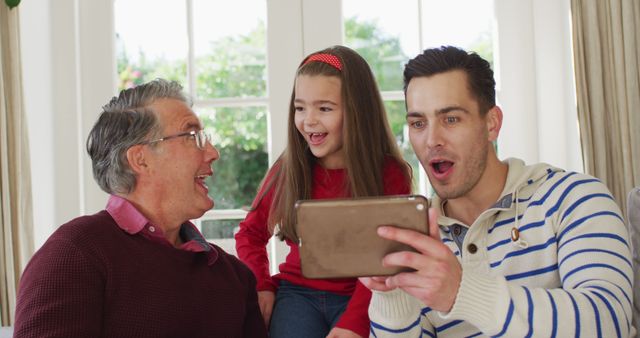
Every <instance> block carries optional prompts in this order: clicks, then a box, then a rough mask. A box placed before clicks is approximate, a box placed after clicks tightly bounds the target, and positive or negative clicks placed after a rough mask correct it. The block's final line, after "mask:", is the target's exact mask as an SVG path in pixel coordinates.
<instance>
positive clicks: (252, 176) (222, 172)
mask: <svg viewBox="0 0 640 338" xmlns="http://www.w3.org/2000/svg"><path fill="white" fill-rule="evenodd" d="M198 111H199V115H200V118H201V119H202V122H203V124H204V126H205V128H206V129H207V130H208V131H210V132H211V134H212V135H213V144H214V145H215V146H216V148H217V149H218V151H219V152H220V158H219V159H218V160H217V161H215V162H214V163H213V177H210V178H208V179H207V186H208V187H209V195H210V196H211V197H212V198H213V200H214V202H215V209H240V208H249V207H250V206H251V202H252V201H253V198H254V197H255V195H256V192H257V189H258V185H259V184H260V181H261V180H262V177H263V176H264V174H265V173H266V171H267V166H268V163H269V157H268V154H267V143H266V141H267V109H266V107H240V108H227V107H225V108H208V109H198Z"/></svg>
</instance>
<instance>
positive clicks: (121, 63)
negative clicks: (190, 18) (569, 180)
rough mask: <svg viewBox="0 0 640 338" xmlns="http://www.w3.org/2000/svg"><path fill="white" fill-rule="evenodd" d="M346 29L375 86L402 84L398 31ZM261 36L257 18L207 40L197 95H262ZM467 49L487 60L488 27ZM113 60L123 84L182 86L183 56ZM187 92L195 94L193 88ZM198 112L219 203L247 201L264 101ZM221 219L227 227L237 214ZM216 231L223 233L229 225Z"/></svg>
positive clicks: (401, 121) (259, 150)
mask: <svg viewBox="0 0 640 338" xmlns="http://www.w3.org/2000/svg"><path fill="white" fill-rule="evenodd" d="M345 36H346V45H348V46H351V47H352V48H354V49H355V50H357V51H358V53H360V54H361V55H362V56H363V57H364V58H365V59H366V60H367V61H368V62H369V64H370V66H371V68H372V70H373V72H374V74H375V76H376V79H377V81H378V86H379V88H380V90H383V91H397V90H402V71H403V67H404V65H405V63H406V62H407V61H408V59H409V56H407V55H405V54H404V52H403V51H402V48H401V46H400V40H399V38H398V37H395V36H388V35H387V34H385V33H384V32H383V31H382V30H381V29H380V27H379V25H378V24H377V23H376V22H375V21H361V20H358V19H357V18H355V17H354V18H350V19H348V20H346V21H345ZM265 37H266V34H265V25H264V23H259V24H258V25H257V27H256V29H255V30H253V31H252V32H251V33H249V34H248V35H244V36H235V37H225V38H223V39H220V40H218V41H215V42H213V43H211V45H210V47H209V48H210V51H209V52H208V53H206V55H205V56H202V57H197V58H196V60H195V66H196V69H197V75H196V81H195V82H196V88H195V99H196V100H202V99H204V100H206V99H213V98H225V97H264V96H266V94H267V90H266V83H267V81H266V76H267V73H266V50H265V48H264V46H265V41H264V39H265ZM470 49H472V50H476V51H478V52H479V53H480V55H482V56H483V57H486V58H488V59H489V60H490V61H492V55H491V39H490V36H489V35H488V34H484V35H481V36H480V39H479V40H478V42H477V43H476V44H475V45H474V46H472V47H471V48H470ZM117 61H118V62H117V70H118V75H119V79H120V83H119V86H120V89H125V88H129V87H132V86H135V85H139V84H141V83H144V82H147V81H150V80H153V79H154V78H157V77H162V78H166V79H169V80H175V81H178V82H180V83H182V84H183V85H185V86H186V85H187V81H186V79H187V76H186V74H187V66H186V61H185V60H167V59H164V58H154V59H151V58H148V57H147V56H146V55H145V54H144V53H140V54H139V56H138V58H137V60H135V61H133V60H130V59H129V57H128V56H127V54H126V51H124V50H121V51H120V53H119V54H118V60H117ZM190 91H191V92H192V93H194V90H193V89H191V90H190ZM385 105H386V108H387V112H388V114H389V115H388V116H389V123H390V125H391V129H392V131H393V133H394V135H396V140H397V141H398V145H399V146H400V147H401V148H402V151H403V155H404V156H405V159H407V161H408V162H409V163H410V164H411V165H412V167H413V170H414V175H415V176H417V173H418V171H419V170H420V168H419V165H418V161H417V159H416V157H415V155H414V154H413V151H412V150H411V147H410V145H409V141H408V139H406V132H405V129H406V120H405V114H406V112H405V106H404V101H387V102H385ZM197 113H198V114H199V115H200V117H201V119H202V121H203V123H204V126H205V128H206V129H208V130H210V131H211V132H212V134H213V135H214V144H215V146H216V148H217V149H218V150H219V152H220V159H219V160H218V161H216V163H215V164H214V166H213V168H214V177H213V179H210V180H209V181H208V182H207V184H208V185H209V187H210V190H209V191H210V194H211V196H213V197H214V200H215V202H216V209H231V208H247V207H249V206H250V205H251V202H252V200H253V198H254V196H255V194H256V191H257V188H258V185H259V184H260V181H261V179H262V177H263V176H264V174H265V172H266V170H267V166H268V154H267V107H266V106H251V107H224V108H206V109H200V111H198V112H197ZM218 223H220V222H218ZM220 224H227V225H225V227H228V226H232V225H233V224H237V221H222V223H220ZM221 233H225V234H227V233H229V230H228V229H227V230H224V231H222V232H221Z"/></svg>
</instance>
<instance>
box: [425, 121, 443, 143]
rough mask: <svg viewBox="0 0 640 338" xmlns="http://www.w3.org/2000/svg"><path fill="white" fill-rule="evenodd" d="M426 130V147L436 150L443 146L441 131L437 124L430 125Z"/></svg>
mask: <svg viewBox="0 0 640 338" xmlns="http://www.w3.org/2000/svg"><path fill="white" fill-rule="evenodd" d="M428 128H429V129H428V130H427V147H429V148H437V147H441V146H443V145H444V140H443V137H442V136H443V135H442V133H443V130H442V128H440V127H439V126H438V125H437V123H430V124H429V127H428Z"/></svg>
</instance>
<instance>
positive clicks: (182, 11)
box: [114, 0, 188, 89]
mask: <svg viewBox="0 0 640 338" xmlns="http://www.w3.org/2000/svg"><path fill="white" fill-rule="evenodd" d="M114 6H115V7H114V11H115V30H116V56H117V69H118V76H119V85H118V86H119V89H125V88H130V87H133V86H134V85H138V84H141V83H144V82H147V81H150V80H153V79H155V78H157V77H162V78H165V79H170V80H176V81H178V82H180V83H181V84H183V85H186V78H187V76H186V74H187V71H186V70H187V67H186V62H185V60H186V57H187V52H188V47H187V46H188V41H187V30H186V28H187V24H186V8H185V2H184V1H168V0H164V1H162V0H160V1H159V0H116V1H115V3H114ZM149 8H153V14H150V13H149Z"/></svg>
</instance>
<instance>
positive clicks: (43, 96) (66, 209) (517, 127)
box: [19, 0, 582, 248]
mask: <svg viewBox="0 0 640 338" xmlns="http://www.w3.org/2000/svg"><path fill="white" fill-rule="evenodd" d="M495 8H496V18H497V20H498V25H497V33H498V34H497V36H498V39H497V40H498V41H497V46H498V49H497V51H496V52H495V54H494V55H495V58H496V61H497V62H496V64H498V65H499V68H498V69H496V79H497V81H498V83H499V88H498V89H499V92H498V100H499V103H500V104H501V106H502V108H503V110H504V115H505V121H504V125H503V128H502V132H501V136H500V138H499V140H498V142H499V149H500V154H501V157H506V156H516V157H521V158H524V159H525V160H526V161H527V162H537V161H545V162H549V163H551V164H554V165H557V166H560V167H564V168H567V169H571V170H582V165H581V158H580V156H581V155H580V151H579V140H578V134H577V122H576V112H575V97H574V94H573V93H574V88H573V77H572V74H573V72H572V65H571V54H570V46H571V41H570V28H569V27H570V22H569V0H535V1H534V0H495ZM19 10H20V17H21V18H20V19H21V27H20V28H21V39H22V42H21V43H22V56H23V60H22V63H23V79H24V92H25V109H26V112H27V116H28V122H29V125H30V137H31V140H30V144H31V146H32V149H31V159H32V163H31V164H32V180H33V184H32V186H33V201H34V202H33V203H34V222H35V237H36V238H35V247H36V248H37V247H40V245H41V244H42V242H43V241H44V240H45V239H46V238H47V237H48V236H49V235H50V234H51V232H52V231H53V230H55V228H57V226H59V225H60V224H62V223H64V222H66V221H68V220H70V219H71V218H73V217H76V216H78V215H81V214H87V213H93V212H96V211H97V210H100V209H102V208H103V207H104V205H105V201H106V194H104V193H102V192H101V191H100V190H99V189H98V187H97V185H96V184H95V183H94V181H93V178H92V174H91V170H90V165H89V159H88V156H87V155H86V151H85V149H84V143H85V140H86V136H87V133H88V131H89V130H90V128H91V126H92V124H93V122H94V121H95V120H96V117H97V114H98V113H99V112H100V107H101V105H102V104H104V103H106V102H107V101H108V99H109V98H110V97H111V96H113V95H115V88H116V84H115V83H116V82H115V71H114V69H115V65H114V62H115V57H114V50H113V48H114V47H113V39H114V37H113V5H112V0H91V1H82V0H55V2H54V1H53V0H30V1H23V2H22V3H21V4H20V7H19ZM341 20H342V19H341V2H340V0H329V1H323V2H317V1H315V0H298V1H293V0H269V1H268V25H269V30H268V37H267V39H268V42H269V46H268V69H269V72H272V73H274V74H282V76H276V77H270V78H269V83H268V86H269V95H270V97H271V98H272V99H270V103H269V109H270V117H269V125H270V134H269V147H270V150H271V152H272V155H277V154H279V153H280V152H281V151H282V149H284V145H285V138H286V123H285V122H284V121H286V118H287V110H288V101H289V97H290V95H291V87H292V84H293V74H294V72H295V69H296V66H297V65H298V63H299V62H300V60H301V59H302V57H303V56H304V55H306V54H308V53H310V52H312V51H315V50H318V49H321V48H324V47H326V46H328V45H331V44H338V43H340V42H341V41H342V25H341ZM319 27H321V28H322V29H319ZM273 160H274V156H271V158H270V161H271V162H272V161H273Z"/></svg>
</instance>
